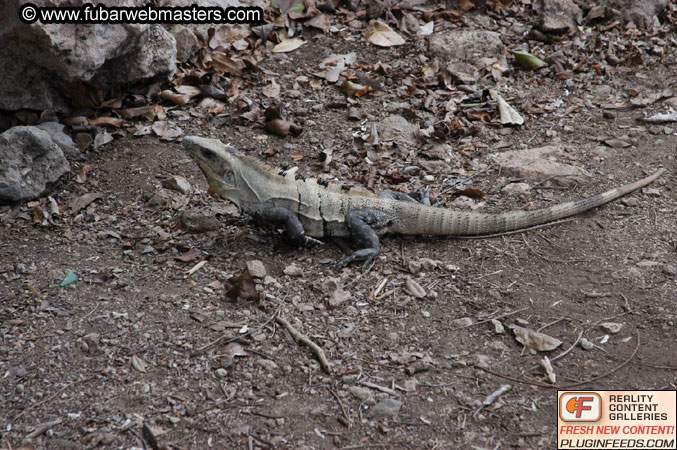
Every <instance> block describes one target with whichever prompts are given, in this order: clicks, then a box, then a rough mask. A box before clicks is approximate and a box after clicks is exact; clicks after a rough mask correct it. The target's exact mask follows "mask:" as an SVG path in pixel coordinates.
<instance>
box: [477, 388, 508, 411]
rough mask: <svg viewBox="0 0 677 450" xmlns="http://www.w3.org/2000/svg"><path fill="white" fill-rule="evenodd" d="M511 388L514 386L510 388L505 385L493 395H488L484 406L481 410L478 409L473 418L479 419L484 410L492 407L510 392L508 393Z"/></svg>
mask: <svg viewBox="0 0 677 450" xmlns="http://www.w3.org/2000/svg"><path fill="white" fill-rule="evenodd" d="M511 387H512V386H510V385H509V384H503V385H501V387H500V388H498V389H496V390H495V391H494V392H492V393H491V394H489V395H487V397H486V398H485V399H484V401H483V402H482V406H480V407H479V408H477V411H475V413H474V414H473V415H472V416H473V417H477V416H478V414H479V413H480V412H481V411H482V410H483V409H484V408H486V407H487V406H490V405H491V404H492V403H494V402H495V401H496V400H497V399H498V397H500V396H501V395H503V394H505V393H506V392H508V391H509V390H510V388H511Z"/></svg>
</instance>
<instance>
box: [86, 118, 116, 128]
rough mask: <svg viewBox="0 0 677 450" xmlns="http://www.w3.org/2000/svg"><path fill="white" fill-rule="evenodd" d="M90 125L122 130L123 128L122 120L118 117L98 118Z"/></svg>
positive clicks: (91, 121)
mask: <svg viewBox="0 0 677 450" xmlns="http://www.w3.org/2000/svg"><path fill="white" fill-rule="evenodd" d="M89 124H90V125H96V126H108V127H116V128H120V127H121V126H122V119H118V118H116V117H97V118H96V119H92V120H90V121H89Z"/></svg>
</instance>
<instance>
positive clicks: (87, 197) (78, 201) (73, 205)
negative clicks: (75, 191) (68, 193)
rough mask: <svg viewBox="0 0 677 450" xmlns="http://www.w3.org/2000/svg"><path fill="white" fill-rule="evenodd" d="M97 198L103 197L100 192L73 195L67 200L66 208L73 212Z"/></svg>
mask: <svg viewBox="0 0 677 450" xmlns="http://www.w3.org/2000/svg"><path fill="white" fill-rule="evenodd" d="M99 198H103V194H102V193H101V192H90V193H89V194H84V195H81V196H79V197H75V198H74V199H72V200H70V201H69V202H68V210H69V212H70V213H71V214H75V213H77V212H78V211H80V210H81V209H83V208H86V207H87V206H88V205H89V204H90V203H92V202H93V201H94V200H96V199H99Z"/></svg>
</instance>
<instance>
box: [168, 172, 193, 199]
mask: <svg viewBox="0 0 677 450" xmlns="http://www.w3.org/2000/svg"><path fill="white" fill-rule="evenodd" d="M162 186H164V187H166V188H167V189H171V190H173V191H177V192H180V193H182V194H190V193H191V192H193V187H192V186H191V185H190V183H189V182H188V180H186V179H185V178H183V177H180V176H178V175H174V176H173V177H169V178H167V179H166V180H163V181H162Z"/></svg>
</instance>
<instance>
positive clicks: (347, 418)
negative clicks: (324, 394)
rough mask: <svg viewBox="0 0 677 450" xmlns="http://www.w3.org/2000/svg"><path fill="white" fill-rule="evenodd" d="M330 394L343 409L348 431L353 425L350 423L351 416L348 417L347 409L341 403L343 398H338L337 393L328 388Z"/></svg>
mask: <svg viewBox="0 0 677 450" xmlns="http://www.w3.org/2000/svg"><path fill="white" fill-rule="evenodd" d="M327 390H328V391H329V393H330V394H331V395H333V396H334V398H335V399H336V401H337V402H338V404H339V406H340V407H341V412H342V413H343V417H344V418H345V419H346V426H347V427H348V429H350V426H351V423H350V416H349V415H348V411H346V408H345V407H344V406H343V402H342V401H341V398H340V397H339V396H338V394H337V393H336V391H334V390H333V389H332V388H327Z"/></svg>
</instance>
